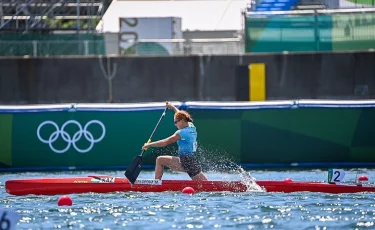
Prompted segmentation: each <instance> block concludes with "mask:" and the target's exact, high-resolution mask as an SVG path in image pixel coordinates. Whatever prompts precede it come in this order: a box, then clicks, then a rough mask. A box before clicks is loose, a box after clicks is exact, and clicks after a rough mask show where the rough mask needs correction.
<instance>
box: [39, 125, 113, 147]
mask: <svg viewBox="0 0 375 230" xmlns="http://www.w3.org/2000/svg"><path fill="white" fill-rule="evenodd" d="M69 124H74V125H76V126H77V127H78V129H79V130H78V131H77V132H76V133H75V134H74V135H73V137H71V136H70V135H69V133H67V132H66V131H65V128H66V126H68V125H69ZM91 124H98V125H99V126H100V127H101V129H102V135H101V136H100V137H99V138H97V139H94V136H93V135H92V133H91V132H90V131H88V130H87V128H88V127H89V126H90V125H91ZM47 125H52V126H53V127H54V128H55V129H56V131H54V132H53V133H51V135H50V136H49V138H48V139H43V138H42V137H41V136H40V130H41V129H42V128H43V127H45V126H47ZM105 132H106V130H105V126H104V125H103V123H102V122H101V121H98V120H92V121H89V122H87V124H86V125H85V126H84V127H83V129H82V125H81V124H80V123H79V122H78V121H75V120H69V121H67V122H65V123H64V124H63V125H62V126H61V129H60V128H59V126H58V125H57V124H56V123H55V122H53V121H44V122H42V123H41V124H40V125H39V127H38V130H37V131H36V134H37V136H38V138H39V140H40V141H41V142H42V143H44V144H48V145H49V147H50V148H51V150H52V151H54V152H55V153H58V154H61V153H65V152H66V151H68V150H69V148H70V146H71V145H73V147H74V149H75V150H77V152H80V153H87V152H89V151H90V150H91V149H92V148H93V147H94V144H95V143H98V142H100V141H101V140H103V138H104V136H105ZM60 135H61V138H62V139H63V140H64V141H65V142H66V143H67V146H66V147H65V148H64V149H60V150H59V149H56V148H55V147H54V146H53V143H54V142H55V141H56V140H57V139H58V138H59V137H60ZM82 135H83V136H84V137H85V138H86V140H87V141H89V142H90V145H89V147H87V148H86V149H80V148H78V147H77V145H76V143H77V142H78V141H79V140H80V139H81V138H82Z"/></svg>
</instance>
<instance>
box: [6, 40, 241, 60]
mask: <svg viewBox="0 0 375 230" xmlns="http://www.w3.org/2000/svg"><path fill="white" fill-rule="evenodd" d="M240 53H244V44H243V41H242V39H240V38H228V39H189V40H186V39H140V40H137V41H130V40H128V41H116V40H115V41H114V40H111V41H107V40H33V41H30V40H26V41H25V40H23V41H14V40H0V56H34V57H48V56H67V55H78V56H88V55H121V56H126V55H137V56H144V55H194V54H213V55H214V54H216V55H221V54H223V55H227V54H240Z"/></svg>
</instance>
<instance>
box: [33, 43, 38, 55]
mask: <svg viewBox="0 0 375 230" xmlns="http://www.w3.org/2000/svg"><path fill="white" fill-rule="evenodd" d="M33 56H34V57H37V56H38V42H37V41H35V40H34V41H33Z"/></svg>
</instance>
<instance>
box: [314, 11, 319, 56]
mask: <svg viewBox="0 0 375 230" xmlns="http://www.w3.org/2000/svg"><path fill="white" fill-rule="evenodd" d="M318 17H319V14H318V12H317V10H314V19H315V20H314V24H315V25H314V35H315V49H316V51H319V50H320V34H319V18H318Z"/></svg>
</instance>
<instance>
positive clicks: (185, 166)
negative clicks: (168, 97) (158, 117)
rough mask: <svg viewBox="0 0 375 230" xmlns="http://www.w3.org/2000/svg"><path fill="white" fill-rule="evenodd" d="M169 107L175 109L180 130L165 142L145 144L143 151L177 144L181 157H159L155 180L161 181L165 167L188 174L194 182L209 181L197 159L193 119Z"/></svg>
mask: <svg viewBox="0 0 375 230" xmlns="http://www.w3.org/2000/svg"><path fill="white" fill-rule="evenodd" d="M167 107H168V108H170V109H173V111H174V112H175V114H174V124H175V125H176V127H177V128H178V130H177V131H176V132H175V133H174V134H173V135H171V136H170V137H167V138H165V139H163V140H159V141H155V142H151V143H145V144H144V145H143V147H142V148H143V149H148V148H149V147H165V146H167V145H170V144H173V143H175V142H177V145H178V153H179V157H175V156H159V157H157V158H156V165H155V179H158V180H161V178H162V176H163V172H164V166H167V167H169V168H170V169H172V170H175V171H178V172H186V173H187V174H188V175H189V176H190V178H191V179H192V180H207V177H206V176H205V175H204V174H203V173H202V167H201V165H200V163H199V162H198V160H197V159H196V157H195V152H196V150H197V130H196V128H195V126H194V124H193V119H192V118H191V116H190V114H189V113H188V112H186V111H180V110H179V109H177V108H176V107H175V106H174V105H172V104H170V103H167Z"/></svg>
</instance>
